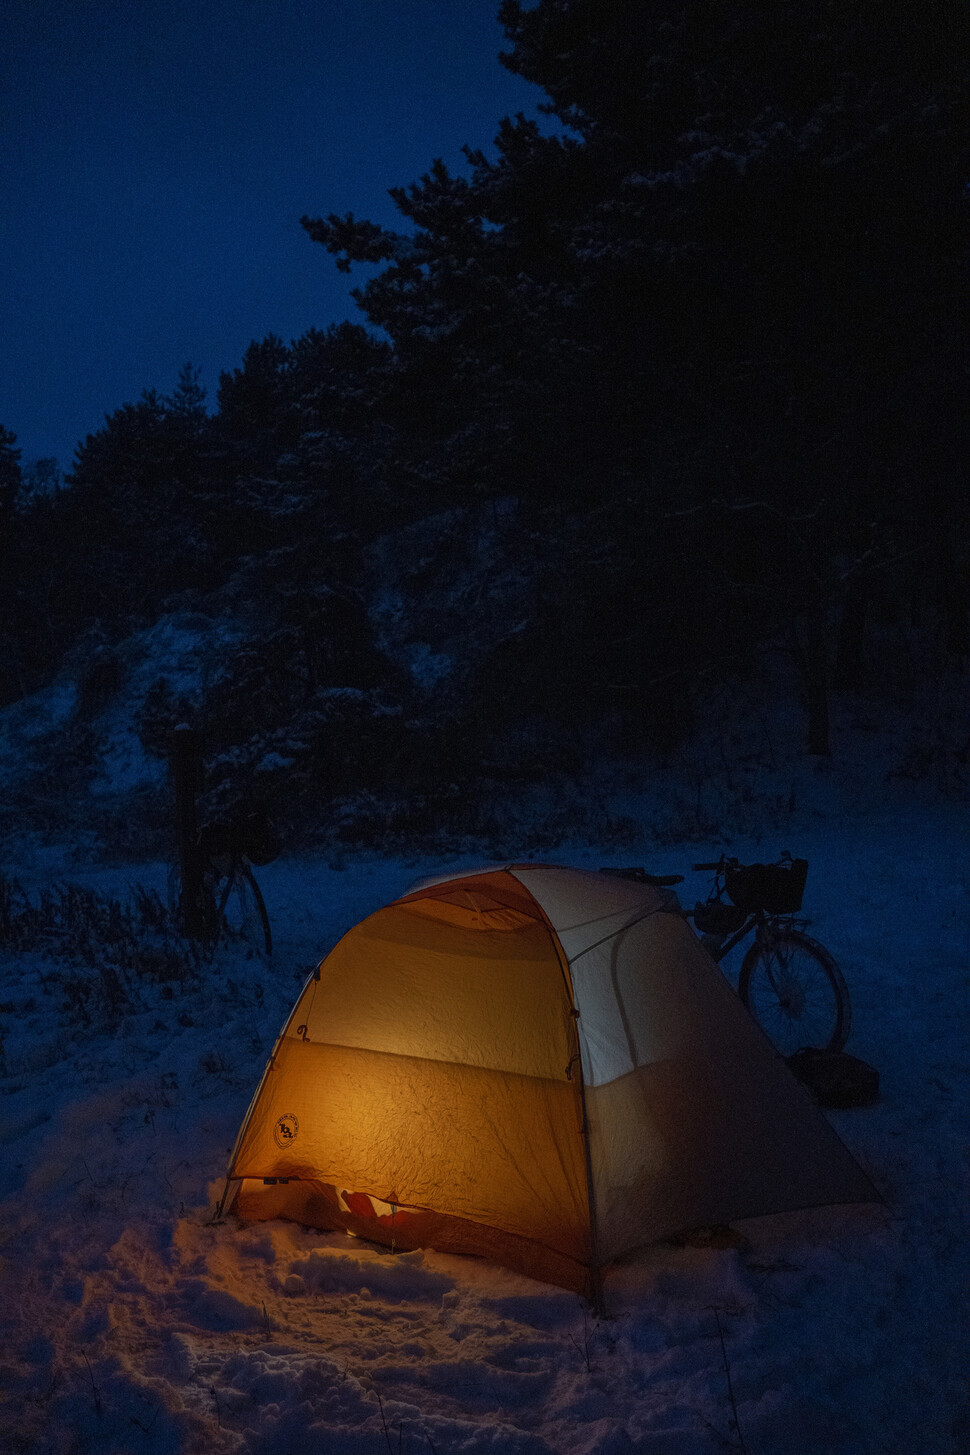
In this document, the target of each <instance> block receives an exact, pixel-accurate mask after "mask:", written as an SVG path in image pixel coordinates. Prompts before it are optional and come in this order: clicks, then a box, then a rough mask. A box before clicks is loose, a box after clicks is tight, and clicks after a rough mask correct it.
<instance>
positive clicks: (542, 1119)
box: [223, 864, 879, 1293]
mask: <svg viewBox="0 0 970 1455" xmlns="http://www.w3.org/2000/svg"><path fill="white" fill-rule="evenodd" d="M877 1200H879V1194H878V1193H877V1192H876V1190H875V1188H874V1187H873V1185H872V1183H871V1182H870V1181H869V1179H868V1177H867V1176H866V1174H865V1173H864V1172H863V1170H862V1168H861V1167H860V1166H859V1165H858V1163H857V1162H856V1161H855V1160H854V1159H853V1157H852V1156H851V1155H850V1153H849V1152H848V1150H847V1149H846V1147H845V1146H844V1145H843V1143H842V1142H841V1141H840V1140H839V1138H838V1136H837V1135H836V1133H835V1132H834V1131H833V1130H832V1128H831V1127H830V1126H829V1124H828V1122H827V1121H826V1120H825V1119H824V1117H823V1116H822V1115H821V1114H820V1112H819V1111H818V1110H817V1109H816V1107H815V1105H814V1104H813V1102H812V1100H811V1098H810V1095H809V1093H808V1092H807V1091H806V1090H805V1088H804V1087H802V1086H801V1085H800V1084H799V1083H798V1082H797V1081H796V1080H795V1078H794V1077H793V1076H792V1075H791V1073H790V1072H789V1070H788V1068H787V1066H786V1065H785V1063H784V1061H783V1060H782V1058H781V1057H780V1056H779V1055H778V1053H777V1052H776V1051H775V1049H774V1047H773V1046H772V1045H771V1044H770V1043H769V1041H768V1040H767V1038H766V1037H765V1036H764V1034H763V1033H762V1031H761V1030H760V1028H759V1027H758V1026H757V1025H756V1024H755V1022H754V1021H753V1020H752V1019H751V1017H750V1016H749V1014H748V1012H747V1011H746V1010H745V1008H744V1006H743V1005H742V1004H741V1002H740V1001H739V1000H738V998H737V996H736V995H735V993H734V991H733V990H732V989H731V987H730V985H729V984H728V982H727V980H725V978H724V977H723V975H722V974H721V971H720V970H719V969H718V968H717V966H716V965H715V964H714V963H713V961H712V960H711V959H710V958H709V956H708V955H707V953H706V952H705V951H704V950H703V948H702V947H701V945H700V943H699V941H698V940H697V939H696V938H695V936H694V935H693V933H692V931H691V930H690V928H689V927H688V925H687V924H686V923H685V921H684V919H683V917H682V915H681V913H680V910H679V906H678V903H677V899H676V896H675V895H674V894H672V893H670V892H669V891H664V890H659V889H655V888H653V887H651V886H648V885H644V884H638V883H635V882H631V881H629V880H625V879H620V878H614V877H611V876H606V875H601V874H597V873H595V872H590V871H583V870H577V869H567V868H560V867H558V866H555V865H548V864H508V865H504V866H501V867H498V868H487V869H484V870H477V871H475V872H472V873H467V874H462V875H450V876H448V877H445V878H441V879H431V880H426V881H424V882H423V883H421V884H419V885H418V886H417V887H416V888H414V889H412V890H411V891H410V892H409V893H408V894H405V895H404V896H403V897H402V898H401V899H398V900H396V901H394V903H392V904H390V905H388V906H387V907H386V908H384V909H381V910H378V912H377V913H376V914H372V915H371V916H370V917H369V918H368V919H365V920H364V921H363V922H362V923H361V924H359V925H357V926H356V927H355V928H354V929H352V930H350V932H349V933H348V934H346V935H345V936H344V937H343V939H342V940H341V941H340V942H339V943H338V944H337V945H336V947H335V948H334V949H333V950H332V951H331V953H330V954H329V955H328V956H327V957H326V959H325V960H324V961H323V963H322V964H321V965H320V966H319V968H318V969H317V970H316V972H315V973H314V974H313V975H312V976H311V977H310V979H309V980H308V981H307V983H306V986H305V987H304V989H303V991H302V993H301V995H300V997H299V999H298V1000H297V1003H296V1006H295V1007H294V1010H293V1013H292V1015H291V1016H290V1018H289V1020H288V1021H287V1022H286V1024H285V1026H284V1027H283V1030H282V1032H281V1033H280V1037H279V1039H278V1040H277V1042H276V1045H275V1047H274V1049H273V1052H272V1055H271V1056H270V1059H269V1063H268V1065H267V1067H266V1070H265V1072H264V1074H263V1078H262V1080H261V1082H260V1084H259V1086H258V1088H257V1090H256V1094H255V1096H254V1098H253V1101H252V1104H251V1106H250V1108H249V1111H248V1113H247V1115H246V1118H245V1120H244V1122H243V1124H242V1127H241V1129H240V1132H239V1136H238V1138H237V1141H236V1146H235V1148H234V1150H233V1153H232V1159H231V1162H230V1166H229V1173H228V1181H227V1191H226V1196H225V1198H224V1200H223V1207H224V1210H226V1211H228V1210H229V1209H230V1208H232V1210H233V1211H235V1213H236V1214H238V1215H239V1216H240V1217H242V1218H244V1219H247V1220H257V1219H263V1218H274V1217H287V1218H291V1219H294V1220H296V1221H298V1222H300V1223H303V1224H306V1225H309V1226H312V1227H317V1228H321V1229H329V1230H335V1229H344V1230H346V1231H349V1232H352V1233H356V1234H357V1235H363V1236H365V1237H367V1238H370V1239H373V1240H376V1241H378V1242H382V1243H387V1244H389V1245H391V1246H393V1247H395V1248H399V1249H400V1248H415V1247H434V1248H437V1249H440V1250H443V1251H451V1252H459V1253H473V1254H479V1255H482V1256H485V1257H488V1258H491V1259H494V1260H495V1261H497V1262H499V1263H503V1264H505V1265H506V1266H508V1267H511V1268H514V1269H517V1270H519V1271H522V1272H525V1273H528V1274H529V1275H531V1276H533V1277H536V1278H539V1279H542V1280H544V1281H547V1282H551V1283H556V1284H560V1285H562V1286H564V1287H566V1288H572V1289H577V1290H580V1291H585V1292H587V1293H589V1292H592V1291H593V1290H594V1289H595V1286H596V1283H597V1273H598V1270H599V1269H600V1268H601V1267H603V1266H604V1265H605V1264H607V1263H609V1262H611V1261H613V1260H614V1259H616V1258H618V1257H619V1256H620V1255H622V1254H624V1253H627V1252H629V1251H631V1250H632V1249H634V1248H636V1247H638V1246H641V1245H643V1244H645V1243H648V1242H652V1241H654V1240H656V1239H659V1238H662V1237H664V1236H667V1235H669V1234H672V1233H674V1232H677V1231H682V1230H686V1229H691V1228H697V1227H702V1226H707V1225H712V1224H720V1223H725V1222H728V1221H730V1220H731V1219H735V1218H743V1217H748V1216H754V1215H758V1214H763V1213H771V1212H779V1211H782V1210H786V1209H791V1208H802V1207H810V1206H817V1205H820V1204H825V1203H846V1202H869V1201H877Z"/></svg>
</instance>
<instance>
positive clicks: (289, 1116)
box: [273, 1111, 300, 1150]
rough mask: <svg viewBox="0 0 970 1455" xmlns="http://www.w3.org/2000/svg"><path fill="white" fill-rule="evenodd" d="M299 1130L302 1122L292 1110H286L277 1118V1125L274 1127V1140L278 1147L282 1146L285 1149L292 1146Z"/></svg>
mask: <svg viewBox="0 0 970 1455" xmlns="http://www.w3.org/2000/svg"><path fill="white" fill-rule="evenodd" d="M299 1130H300V1123H299V1122H298V1121H297V1119H296V1117H295V1116H294V1115H293V1113H292V1112H291V1111H288V1112H284V1113H283V1115H282V1116H281V1117H279V1118H277V1122H276V1126H275V1127H274V1128H273V1141H274V1142H275V1143H276V1145H277V1147H282V1148H283V1149H284V1150H285V1149H286V1148H287V1147H292V1145H293V1143H294V1142H295V1141H296V1134H297V1132H298V1131H299Z"/></svg>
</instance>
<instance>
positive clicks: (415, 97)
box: [0, 0, 543, 469]
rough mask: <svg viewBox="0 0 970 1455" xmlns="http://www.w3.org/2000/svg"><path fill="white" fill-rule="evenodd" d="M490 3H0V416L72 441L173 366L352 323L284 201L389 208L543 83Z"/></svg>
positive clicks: (389, 217)
mask: <svg viewBox="0 0 970 1455" xmlns="http://www.w3.org/2000/svg"><path fill="white" fill-rule="evenodd" d="M497 9H498V0H2V4H0V198H2V202H0V209H2V211H0V424H4V425H6V427H7V428H8V429H13V430H15V431H16V433H17V435H18V437H19V443H20V445H21V446H22V448H23V452H24V462H25V463H26V462H27V461H28V460H30V459H33V458H35V457H37V456H40V455H56V456H57V457H58V458H59V459H60V461H61V464H62V467H64V468H65V469H68V468H70V464H71V460H72V456H73V450H74V446H75V444H76V443H77V441H78V440H79V439H81V438H83V436H84V435H85V434H87V433H88V432H90V431H92V430H95V429H97V428H99V427H100V425H101V424H102V423H103V421H104V415H105V413H106V412H107V411H109V410H111V409H114V408H117V406H118V405H120V404H122V403H123V402H125V401H126V400H129V399H135V398H137V397H138V395H139V394H140V393H141V391H142V390H143V389H144V388H148V387H151V386H155V387H157V388H159V389H160V390H162V391H163V392H167V391H169V390H170V389H172V388H173V387H174V385H175V383H176V377H177V374H178V370H179V368H180V367H181V365H182V364H183V363H185V362H186V361H191V362H192V363H194V364H197V365H199V366H200V367H201V369H202V376H203V382H204V383H205V384H206V387H207V388H208V389H209V391H210V394H209V397H210V403H211V402H213V398H214V390H215V386H216V384H217V381H218V375H219V371H220V369H228V368H231V367H233V366H234V365H236V364H238V363H239V362H240V359H241V356H242V353H243V350H244V349H245V347H246V345H247V343H248V342H249V340H250V339H252V338H262V337H263V336H264V335H265V334H267V333H270V332H272V333H276V334H279V335H281V336H282V337H283V338H284V339H287V340H288V339H290V338H294V337H296V336H297V335H299V334H301V333H303V332H304V331H305V330H306V329H307V328H309V327H311V326H314V325H315V326H317V327H323V326H325V325H326V324H328V323H330V322H333V321H335V320H337V319H341V318H347V317H357V318H360V315H359V313H358V312H357V310H356V308H355V305H354V304H353V301H352V300H351V299H350V298H349V297H348V289H349V287H350V286H352V285H353V281H354V280H353V279H350V280H348V278H347V277H346V275H344V274H341V273H338V272H337V270H336V267H335V265H334V263H333V260H332V258H330V256H329V255H328V254H327V253H325V252H324V250H323V248H321V247H320V246H319V244H316V243H312V242H311V241H310V240H309V238H308V237H307V236H306V234H305V233H304V232H303V229H302V228H301V227H300V225H299V218H300V216H301V215H302V214H303V213H309V214H310V215H311V216H320V215H323V214H326V213H328V212H341V213H343V212H348V211H349V212H354V213H356V214H357V215H358V216H361V217H369V218H372V219H374V220H375V221H378V222H393V221H394V220H395V218H397V217H398V214H397V213H396V211H395V209H394V206H393V203H391V201H390V199H389V198H388V196H387V189H388V188H389V187H391V186H395V185H399V184H402V183H407V182H410V181H413V180H415V179H416V178H417V177H419V176H420V175H421V173H422V172H424V171H426V170H427V167H428V166H429V164H430V163H431V161H432V159H433V158H434V157H437V156H441V157H443V158H444V159H445V161H446V162H448V163H449V164H450V165H453V166H454V167H456V168H457V167H458V166H460V165H461V164H462V161H463V159H462V157H461V154H460V147H461V144H462V143H463V142H469V143H471V144H472V145H476V146H485V147H486V148H488V145H489V143H490V142H491V140H492V138H493V137H494V135H495V132H496V130H497V123H498V121H499V118H500V117H501V116H503V115H508V114H513V113H515V112H516V111H525V112H526V113H527V114H533V115H534V114H535V109H536V106H537V104H538V102H539V101H541V100H542V99H543V97H542V94H541V92H539V91H538V90H537V89H536V88H535V87H532V86H529V85H527V84H526V83H525V82H524V81H521V80H520V79H519V78H518V77H516V76H512V75H511V74H510V73H509V72H508V71H506V70H505V68H504V67H503V66H501V65H500V64H499V61H498V52H499V50H501V49H503V48H504V45H505V42H504V37H503V35H502V32H501V29H500V27H499V26H498V24H497V22H496V19H495V13H496V11H497Z"/></svg>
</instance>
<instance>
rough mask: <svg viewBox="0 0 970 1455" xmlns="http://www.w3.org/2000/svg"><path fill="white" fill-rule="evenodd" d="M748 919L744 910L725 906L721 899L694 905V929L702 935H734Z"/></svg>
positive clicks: (729, 905)
mask: <svg viewBox="0 0 970 1455" xmlns="http://www.w3.org/2000/svg"><path fill="white" fill-rule="evenodd" d="M746 919H747V914H746V913H745V911H744V910H743V909H738V908H737V907H736V906H735V905H733V904H724V903H723V902H722V901H721V900H720V899H712V900H710V901H709V902H708V903H707V904H701V903H700V901H698V902H697V904H695V905H694V927H695V929H697V930H699V931H700V933H701V934H702V935H733V934H734V932H735V930H739V929H740V928H741V926H742V925H743V924H744V922H745V920H746Z"/></svg>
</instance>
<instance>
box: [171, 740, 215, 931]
mask: <svg viewBox="0 0 970 1455" xmlns="http://www.w3.org/2000/svg"><path fill="white" fill-rule="evenodd" d="M171 743H172V777H173V779H174V785H175V833H176V837H177V840H178V855H179V872H180V874H181V884H182V892H181V899H180V902H179V914H180V916H181V920H182V931H183V933H184V934H186V935H189V936H191V937H192V938H193V939H204V938H205V936H206V931H207V926H206V915H205V900H204V893H203V884H202V854H201V852H200V848H199V820H198V807H197V803H196V800H197V798H198V795H199V793H200V792H201V791H202V743H201V740H200V738H199V735H198V733H195V732H193V731H192V729H191V728H190V727H188V726H186V725H184V724H183V725H182V726H180V727H177V728H175V729H174V731H173V733H172V739H171Z"/></svg>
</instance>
